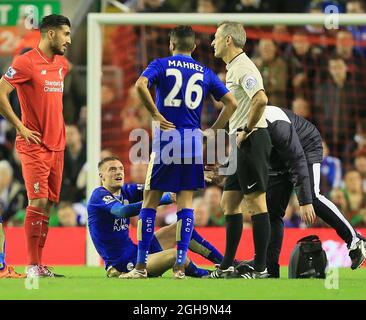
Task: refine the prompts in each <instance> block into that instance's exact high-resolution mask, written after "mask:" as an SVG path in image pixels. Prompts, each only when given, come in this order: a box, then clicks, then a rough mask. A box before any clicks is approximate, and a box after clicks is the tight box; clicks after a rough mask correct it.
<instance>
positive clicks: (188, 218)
mask: <svg viewBox="0 0 366 320" xmlns="http://www.w3.org/2000/svg"><path fill="white" fill-rule="evenodd" d="M193 228H194V217H193V209H186V208H185V209H182V210H180V211H178V212H177V234H176V237H177V238H176V239H177V258H176V261H175V264H176V265H183V264H184V263H185V261H186V258H187V251H188V246H189V242H190V241H191V237H192V232H193Z"/></svg>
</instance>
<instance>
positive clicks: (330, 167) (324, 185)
mask: <svg viewBox="0 0 366 320" xmlns="http://www.w3.org/2000/svg"><path fill="white" fill-rule="evenodd" d="M322 144H323V161H322V163H321V166H320V193H321V194H329V193H330V191H331V190H332V189H336V188H340V187H341V184H342V163H341V160H339V159H338V158H336V157H332V156H330V155H329V148H328V146H327V144H326V142H325V141H324V140H323V141H322Z"/></svg>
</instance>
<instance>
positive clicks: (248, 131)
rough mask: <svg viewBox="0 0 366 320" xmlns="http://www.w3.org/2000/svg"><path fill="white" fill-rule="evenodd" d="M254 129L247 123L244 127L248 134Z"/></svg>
mask: <svg viewBox="0 0 366 320" xmlns="http://www.w3.org/2000/svg"><path fill="white" fill-rule="evenodd" d="M252 131H253V129H249V128H248V126H247V125H245V127H244V132H245V133H246V134H249V133H251V132H252Z"/></svg>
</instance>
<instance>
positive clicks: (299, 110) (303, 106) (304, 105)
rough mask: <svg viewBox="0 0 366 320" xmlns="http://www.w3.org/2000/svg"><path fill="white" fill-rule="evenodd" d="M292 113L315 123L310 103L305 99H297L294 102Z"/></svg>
mask: <svg viewBox="0 0 366 320" xmlns="http://www.w3.org/2000/svg"><path fill="white" fill-rule="evenodd" d="M292 111H293V112H294V113H296V114H297V115H298V116H300V117H303V118H305V119H306V120H309V121H311V122H313V123H314V120H313V119H312V112H311V108H310V104H309V101H307V100H306V99H305V98H302V97H296V98H295V99H294V101H292Z"/></svg>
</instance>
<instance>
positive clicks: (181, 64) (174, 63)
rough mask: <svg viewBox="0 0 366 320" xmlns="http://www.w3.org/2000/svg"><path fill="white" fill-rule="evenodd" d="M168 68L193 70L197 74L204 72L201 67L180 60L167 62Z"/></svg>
mask: <svg viewBox="0 0 366 320" xmlns="http://www.w3.org/2000/svg"><path fill="white" fill-rule="evenodd" d="M168 66H169V67H180V68H187V69H193V70H196V71H199V72H204V71H203V67H202V66H200V65H199V64H197V63H193V62H187V61H180V60H168Z"/></svg>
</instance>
